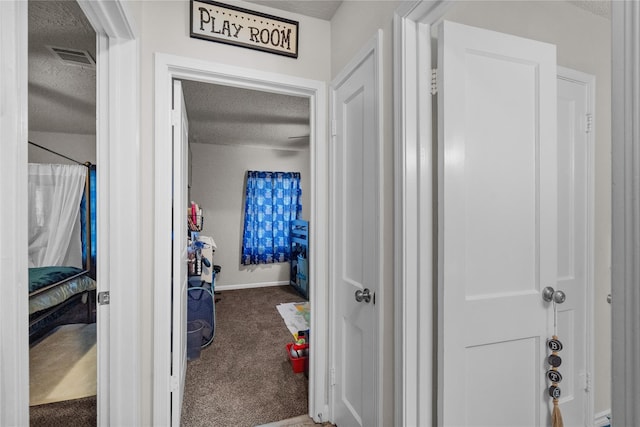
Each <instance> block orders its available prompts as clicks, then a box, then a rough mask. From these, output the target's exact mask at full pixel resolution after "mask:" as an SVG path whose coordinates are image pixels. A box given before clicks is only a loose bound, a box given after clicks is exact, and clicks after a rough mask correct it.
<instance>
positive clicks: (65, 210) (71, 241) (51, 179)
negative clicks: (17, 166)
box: [28, 163, 87, 268]
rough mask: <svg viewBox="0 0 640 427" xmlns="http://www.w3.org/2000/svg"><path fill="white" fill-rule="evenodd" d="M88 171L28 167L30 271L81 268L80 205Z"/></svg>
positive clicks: (76, 166) (32, 164) (77, 168)
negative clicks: (55, 267) (56, 266)
mask: <svg viewBox="0 0 640 427" xmlns="http://www.w3.org/2000/svg"><path fill="white" fill-rule="evenodd" d="M86 175H87V168H86V167H84V166H81V165H50V164H34V163H30V164H29V190H28V191H29V267H44V266H53V265H67V266H73V267H79V268H82V243H81V237H80V202H81V200H82V195H83V192H84V186H85V177H86Z"/></svg>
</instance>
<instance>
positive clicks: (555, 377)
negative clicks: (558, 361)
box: [547, 369, 562, 383]
mask: <svg viewBox="0 0 640 427" xmlns="http://www.w3.org/2000/svg"><path fill="white" fill-rule="evenodd" d="M547 378H549V381H551V382H552V383H559V382H560V381H562V374H561V373H560V372H558V371H554V370H553V369H552V370H550V371H547Z"/></svg>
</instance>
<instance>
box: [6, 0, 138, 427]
mask: <svg viewBox="0 0 640 427" xmlns="http://www.w3.org/2000/svg"><path fill="white" fill-rule="evenodd" d="M78 3H79V5H80V7H81V8H82V10H83V12H84V13H85V15H86V16H87V19H88V20H89V22H90V23H91V25H92V26H93V28H94V30H95V31H96V39H97V56H98V58H99V60H98V64H97V69H96V75H97V79H96V80H97V97H96V99H97V103H96V115H97V128H96V140H97V150H96V151H97V160H98V161H97V163H98V165H99V168H98V183H97V191H98V194H99V199H98V212H99V215H98V224H97V228H98V235H99V236H100V238H99V240H98V254H97V257H98V261H97V262H98V266H99V267H98V270H97V275H98V276H97V281H98V283H99V286H100V287H101V290H106V289H107V287H109V288H110V291H112V295H114V296H115V295H126V298H111V304H110V305H108V306H106V305H105V306H99V307H98V309H97V312H98V319H99V325H98V328H99V329H98V337H99V344H98V351H99V352H101V351H102V353H101V354H100V357H99V362H98V387H99V390H98V425H110V424H114V425H124V424H132V423H134V424H140V408H141V403H140V402H141V399H140V392H141V383H142V376H141V373H140V366H141V363H140V346H139V341H140V340H139V339H138V336H137V332H136V330H135V328H131V327H130V325H136V324H139V319H138V317H139V316H138V314H137V313H138V312H139V310H138V306H139V295H138V290H137V288H136V287H135V286H133V287H132V286H127V284H128V283H130V282H131V281H134V282H135V283H139V280H138V279H139V275H140V273H139V268H138V264H139V263H138V258H139V253H140V243H139V240H140V239H132V238H131V230H138V224H139V212H140V204H139V197H138V194H139V173H138V169H139V163H138V162H139V114H138V112H139V96H138V93H139V79H140V76H139V66H138V64H139V57H138V56H139V55H138V40H137V37H138V36H137V31H136V29H135V28H134V26H133V19H132V18H131V16H130V14H129V12H128V10H127V7H126V6H125V5H124V4H123V2H122V1H121V0H115V1H109V0H97V1H84V0H82V1H79V2H78ZM0 10H2V14H1V16H2V25H1V26H0V33H1V36H0V40H1V41H2V45H0V49H2V50H1V52H2V55H1V58H2V59H1V65H0V69H1V70H2V75H3V76H5V77H7V78H3V80H2V83H1V84H2V105H3V110H4V108H5V106H6V108H7V115H6V116H5V115H4V111H3V116H2V117H3V120H2V122H1V125H0V126H2V133H3V137H6V141H5V142H6V144H3V148H2V150H3V152H4V150H7V152H8V153H9V154H10V155H8V156H5V155H4V154H3V155H2V156H1V158H2V160H3V162H2V179H3V182H7V181H8V182H13V183H15V184H14V186H2V187H0V198H1V199H2V200H5V201H9V202H8V203H3V209H2V210H0V214H2V217H1V220H2V231H3V239H2V240H1V243H0V252H1V253H2V263H1V264H0V283H16V284H18V286H16V287H15V289H12V291H13V292H11V293H5V292H3V293H2V294H0V295H1V296H0V308H1V310H0V326H2V328H0V329H1V330H2V331H3V332H2V333H3V335H2V338H3V343H4V344H8V343H11V345H3V346H2V349H1V350H0V351H1V357H0V359H2V360H3V363H2V366H0V369H1V371H0V375H1V378H2V384H3V387H2V390H3V392H1V393H0V424H2V425H28V424H29V380H28V378H29V365H28V360H29V343H28V338H27V337H28V333H27V329H26V324H27V322H26V319H27V317H28V315H27V300H28V290H27V283H28V279H27V246H26V244H27V243H26V242H27V240H28V239H27V225H26V224H24V222H23V221H22V217H21V215H20V212H25V211H26V207H27V204H28V200H27V195H26V194H27V192H26V177H27V174H26V168H27V161H28V157H27V139H28V129H27V123H28V111H27V97H28V93H27V77H26V76H27V72H26V71H27V69H26V68H27V67H26V64H27V58H28V49H27V42H28V35H27V23H28V12H27V2H24V1H20V0H14V1H11V2H1V4H0ZM5 72H6V74H5ZM116 89H120V90H116ZM130 94H134V96H133V102H132V99H131V95H130ZM5 117H6V119H5ZM3 141H4V139H3ZM5 163H6V166H7V168H5ZM111 165H118V169H116V168H115V167H112V166H111ZM120 170H127V171H129V172H130V173H127V174H123V173H118V171H120ZM5 179H6V180H7V181H5ZM9 187H11V188H9ZM23 190H24V191H23ZM4 206H6V208H4ZM9 207H10V209H9ZM16 224H18V225H19V226H16ZM8 227H13V229H11V235H12V236H13V238H10V239H5V238H4V231H5V229H6V228H8ZM5 260H6V261H7V262H6V263H5ZM5 267H6V268H5ZM7 325H12V326H11V327H8V326H7ZM23 325H24V326H23ZM5 331H6V333H5ZM123 360H127V363H119V362H120V361H123ZM111 361H113V363H111Z"/></svg>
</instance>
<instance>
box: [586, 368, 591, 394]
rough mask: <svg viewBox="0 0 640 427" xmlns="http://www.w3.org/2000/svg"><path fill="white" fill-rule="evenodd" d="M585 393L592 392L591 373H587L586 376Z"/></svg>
mask: <svg viewBox="0 0 640 427" xmlns="http://www.w3.org/2000/svg"><path fill="white" fill-rule="evenodd" d="M584 391H586V392H587V393H590V392H591V372H587V373H586V374H585V376H584Z"/></svg>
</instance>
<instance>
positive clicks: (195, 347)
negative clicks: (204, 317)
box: [187, 320, 204, 360]
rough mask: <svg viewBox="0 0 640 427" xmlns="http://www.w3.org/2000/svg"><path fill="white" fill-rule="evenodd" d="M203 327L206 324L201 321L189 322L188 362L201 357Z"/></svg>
mask: <svg viewBox="0 0 640 427" xmlns="http://www.w3.org/2000/svg"><path fill="white" fill-rule="evenodd" d="M203 326H204V324H203V322H201V321H200V320H194V321H191V322H187V360H195V359H198V358H199V357H200V350H201V349H202V328H203Z"/></svg>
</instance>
